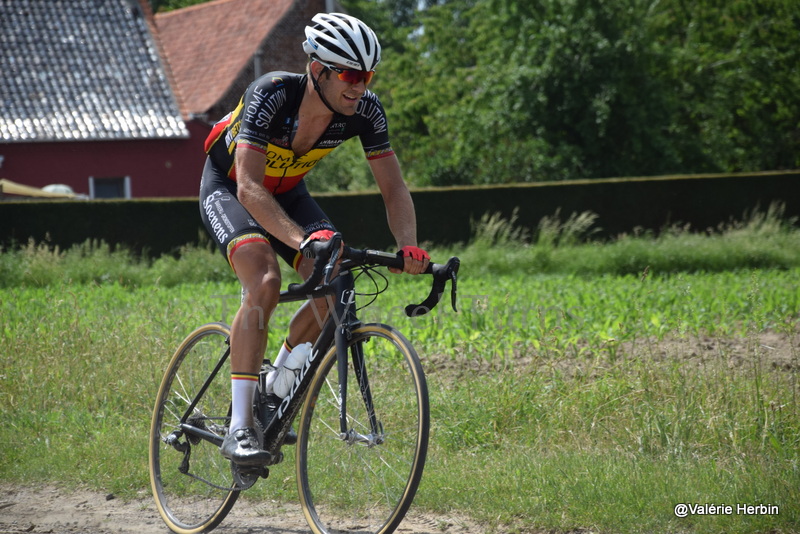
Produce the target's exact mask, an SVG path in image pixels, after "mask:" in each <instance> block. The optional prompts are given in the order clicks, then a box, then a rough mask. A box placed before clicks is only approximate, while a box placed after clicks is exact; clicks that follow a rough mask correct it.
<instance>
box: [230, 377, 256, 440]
mask: <svg viewBox="0 0 800 534" xmlns="http://www.w3.org/2000/svg"><path fill="white" fill-rule="evenodd" d="M256 386H258V375H251V374H247V373H232V374H231V397H232V399H233V406H232V408H231V425H230V428H229V429H228V432H229V433H231V434H232V433H233V432H235V431H237V430H239V429H240V428H245V427H252V426H253V396H254V395H255V393H256Z"/></svg>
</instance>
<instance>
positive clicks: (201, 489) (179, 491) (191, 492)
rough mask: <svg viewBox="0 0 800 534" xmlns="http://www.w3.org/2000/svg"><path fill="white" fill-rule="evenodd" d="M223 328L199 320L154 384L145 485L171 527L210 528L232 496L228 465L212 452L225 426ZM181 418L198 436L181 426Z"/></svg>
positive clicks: (194, 533) (192, 532) (226, 332)
mask: <svg viewBox="0 0 800 534" xmlns="http://www.w3.org/2000/svg"><path fill="white" fill-rule="evenodd" d="M229 337H230V329H229V328H228V326H227V325H224V324H221V323H210V324H206V325H204V326H201V327H200V328H198V329H197V330H195V331H194V332H192V333H191V334H189V336H188V337H187V338H186V339H185V340H184V341H183V343H181V345H180V346H179V347H178V350H177V351H176V352H175V355H174V356H173V357H172V360H171V361H170V362H169V365H168V366H167V371H166V373H165V374H164V379H163V380H162V382H161V387H160V388H159V390H158V396H157V399H156V405H155V409H154V411H153V420H152V424H151V427H150V483H151V486H152V489H153V496H154V497H155V501H156V506H157V507H158V511H159V513H160V514H161V517H162V519H163V520H164V522H165V523H166V524H167V526H168V527H169V528H170V530H172V531H173V532H176V533H179V534H199V533H201V532H208V531H210V530H212V529H213V528H215V527H216V526H217V525H219V523H220V522H221V521H222V520H223V519H224V518H225V516H226V515H227V514H228V512H229V511H230V510H231V508H232V507H233V505H234V503H235V502H236V499H237V497H238V496H239V492H238V491H236V490H234V489H233V487H234V482H233V476H232V473H231V464H230V462H229V461H228V460H226V459H224V458H223V457H222V455H221V454H220V452H219V444H220V443H221V442H222V439H223V438H224V436H225V433H226V432H227V430H228V425H229V424H230V402H231V396H230V361H229V360H230V358H229V357H228V356H229V351H230V349H229V347H228V338H229ZM183 423H185V424H188V425H190V426H191V427H192V428H197V429H199V430H201V431H203V436H202V437H201V436H200V435H197V434H191V433H187V432H185V431H184V430H185V427H182V426H181V425H182V424H183Z"/></svg>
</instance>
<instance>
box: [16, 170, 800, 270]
mask: <svg viewBox="0 0 800 534" xmlns="http://www.w3.org/2000/svg"><path fill="white" fill-rule="evenodd" d="M413 197H414V203H415V205H416V209H417V218H418V225H419V237H420V240H421V241H427V242H433V243H437V244H447V243H455V242H465V241H468V240H469V239H470V236H471V230H472V222H473V221H477V220H479V219H480V217H481V216H482V215H484V214H485V213H487V212H489V213H496V212H497V213H502V214H504V215H506V216H508V217H510V216H511V214H512V213H513V212H514V210H515V209H517V217H518V223H519V224H521V225H525V226H529V227H531V228H535V227H536V226H537V225H538V223H539V221H540V220H541V219H542V218H543V217H545V216H552V215H553V214H555V213H556V211H557V210H558V211H560V214H561V216H562V217H563V218H564V219H566V218H567V217H568V216H569V215H570V214H571V213H582V212H585V211H591V212H594V213H596V214H597V215H598V218H597V221H596V225H597V226H598V227H600V229H601V232H600V233H599V235H604V236H614V235H618V234H620V233H624V232H631V231H633V230H634V229H635V228H642V229H648V230H659V229H661V228H664V227H665V226H666V225H670V224H677V223H680V224H690V225H691V227H692V228H694V229H697V230H704V229H706V228H708V227H715V226H717V225H718V224H720V223H724V222H728V221H730V220H740V219H742V218H743V216H744V215H745V214H746V213H747V212H749V211H753V210H756V209H762V210H766V209H767V207H768V206H769V205H770V204H771V203H773V202H776V201H777V202H781V203H783V204H784V205H785V214H786V216H788V217H798V216H800V172H798V171H794V172H765V173H749V174H737V175H694V176H666V177H655V178H626V179H603V180H580V181H565V182H546V183H536V184H523V185H507V186H487V187H453V188H435V189H424V190H417V191H414V192H413ZM316 198H317V200H318V202H319V204H320V205H321V206H322V208H323V209H324V210H325V212H326V213H327V214H328V216H329V217H330V218H331V220H333V221H334V223H335V224H336V226H337V228H338V229H339V230H341V231H342V232H343V233H344V235H345V239H346V240H347V241H348V242H349V243H352V244H354V245H358V246H365V245H369V246H373V247H391V246H392V245H393V240H392V238H391V234H390V233H389V230H388V226H387V224H386V212H385V210H384V207H383V203H382V202H381V199H380V195H379V194H378V193H362V194H358V193H342V194H333V193H331V194H319V195H317V196H316ZM0 236H2V237H1V238H0V239H1V240H2V241H0V243H1V244H2V245H3V247H6V248H8V247H13V246H16V245H20V244H25V243H27V242H28V241H29V239H33V240H35V241H37V242H42V241H48V242H49V243H51V244H52V245H57V246H59V247H62V248H65V247H68V246H70V245H73V244H75V243H82V242H84V241H86V240H87V239H96V240H101V241H105V242H107V243H109V244H112V245H123V246H126V247H129V248H131V249H133V250H134V251H136V252H142V251H144V252H146V253H148V254H151V255H158V254H162V253H165V252H172V251H175V250H176V249H178V248H179V247H180V246H182V245H185V244H187V243H198V242H208V239H207V237H206V235H205V230H204V229H203V226H202V224H201V223H200V218H199V207H198V203H197V200H196V199H158V200H153V199H149V200H130V201H125V200H119V201H109V200H96V201H36V202H33V201H31V202H19V201H14V202H2V203H0Z"/></svg>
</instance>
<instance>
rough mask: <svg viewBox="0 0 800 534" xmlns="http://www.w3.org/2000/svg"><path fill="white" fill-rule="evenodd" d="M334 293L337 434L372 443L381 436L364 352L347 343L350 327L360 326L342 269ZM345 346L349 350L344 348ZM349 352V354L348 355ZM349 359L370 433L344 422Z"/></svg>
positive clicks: (351, 286) (348, 278) (351, 283)
mask: <svg viewBox="0 0 800 534" xmlns="http://www.w3.org/2000/svg"><path fill="white" fill-rule="evenodd" d="M334 287H335V288H336V291H335V292H334V295H337V300H336V302H334V306H333V320H334V321H335V323H336V331H335V333H334V343H335V346H336V366H337V371H338V373H339V399H340V405H339V437H340V438H341V439H342V440H344V441H347V442H350V443H354V442H362V443H368V444H374V443H373V442H375V441H376V438H375V437H374V436H380V435H381V429H380V428H379V427H380V424H379V422H378V421H377V417H376V416H375V409H374V406H373V403H372V392H371V391H370V387H369V378H368V376H367V368H366V366H365V365H364V351H363V345H362V342H357V343H354V344H352V345H350V341H351V340H352V337H353V330H354V329H355V328H358V326H360V324H361V323H360V322H359V320H358V318H357V317H356V296H355V289H354V287H355V286H354V281H353V274H352V273H351V272H350V271H346V272H343V273H340V274H339V277H338V278H337V279H336V280H335V281H334ZM348 346H349V349H350V350H349V351H348ZM348 352H349V354H348ZM349 358H352V361H353V369H354V371H355V377H356V380H357V381H358V389H359V391H361V397H362V400H363V402H364V406H365V408H366V411H367V414H368V415H369V421H370V427H371V435H370V436H363V435H361V434H358V433H357V432H355V430H354V429H351V428H349V425H348V421H347V391H348V389H347V381H348V369H347V368H348V360H349Z"/></svg>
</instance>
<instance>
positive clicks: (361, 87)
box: [319, 64, 372, 115]
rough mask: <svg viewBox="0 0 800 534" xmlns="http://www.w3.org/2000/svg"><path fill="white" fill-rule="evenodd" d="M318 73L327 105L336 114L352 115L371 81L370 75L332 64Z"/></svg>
mask: <svg viewBox="0 0 800 534" xmlns="http://www.w3.org/2000/svg"><path fill="white" fill-rule="evenodd" d="M323 66H324V65H323ZM339 71H341V72H339ZM320 72H321V74H320V82H319V84H320V89H321V90H322V92H323V96H324V97H325V99H326V100H327V102H328V104H329V105H330V106H331V107H332V108H333V109H334V110H336V112H337V113H341V114H342V115H354V114H355V112H356V108H357V107H358V103H359V101H360V100H361V97H362V96H364V93H366V92H367V84H368V83H369V80H371V79H372V74H371V73H367V72H364V71H356V70H352V69H347V68H346V67H344V66H342V65H337V64H332V65H330V66H328V68H327V69H326V70H324V71H320Z"/></svg>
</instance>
